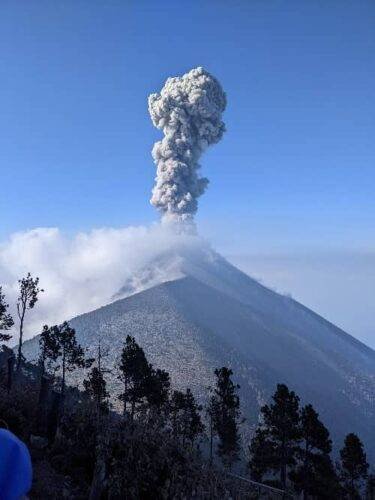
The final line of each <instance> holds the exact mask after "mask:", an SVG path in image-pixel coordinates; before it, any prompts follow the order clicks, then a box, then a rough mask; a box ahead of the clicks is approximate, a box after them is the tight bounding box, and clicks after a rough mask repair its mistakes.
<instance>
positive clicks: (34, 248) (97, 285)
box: [0, 224, 205, 338]
mask: <svg viewBox="0 0 375 500" xmlns="http://www.w3.org/2000/svg"><path fill="white" fill-rule="evenodd" d="M204 247H205V244H204V243H203V241H202V240H201V239H200V238H199V237H198V236H196V235H194V234H187V233H177V232H176V231H174V230H173V228H172V227H170V226H168V225H159V224H155V225H153V226H150V227H126V228H122V229H112V228H102V229H94V230H92V231H90V232H87V233H79V234H77V235H75V236H74V237H71V238H69V237H68V236H66V235H64V234H63V233H62V232H61V231H60V230H59V229H57V228H38V229H33V230H30V231H25V232H20V233H15V234H13V235H11V236H10V238H9V239H8V240H7V241H6V242H4V243H3V244H2V245H0V284H1V285H2V286H3V290H4V292H5V294H6V298H7V301H8V302H9V303H10V306H11V312H12V313H13V314H14V313H15V303H16V300H17V294H18V279H20V278H21V277H23V276H25V275H26V274H27V273H28V272H29V271H30V272H31V273H32V275H33V276H39V278H40V286H41V287H42V288H44V290H45V292H44V293H43V294H41V295H40V300H39V302H38V303H37V304H36V306H35V308H34V309H33V310H31V311H30V312H29V314H28V318H27V325H26V338H29V337H31V336H33V335H34V334H36V333H39V331H40V328H41V326H42V325H43V324H56V323H60V322H62V321H64V320H68V319H71V318H72V317H74V316H76V315H78V314H81V313H83V312H87V311H90V310H93V309H96V308H97V307H100V306H102V305H104V304H106V303H108V302H110V301H111V300H113V298H114V297H115V296H116V295H117V294H118V293H119V291H120V290H121V289H122V291H123V295H125V294H130V293H134V292H136V291H140V290H142V289H144V288H147V287H148V286H151V285H153V284H156V283H158V282H161V281H166V280H168V279H173V278H174V277H176V275H177V274H178V273H179V265H178V264H179V259H181V257H183V256H184V255H186V254H190V255H192V254H196V253H201V252H202V248H204ZM151 262H152V266H151V265H150V263H151Z"/></svg>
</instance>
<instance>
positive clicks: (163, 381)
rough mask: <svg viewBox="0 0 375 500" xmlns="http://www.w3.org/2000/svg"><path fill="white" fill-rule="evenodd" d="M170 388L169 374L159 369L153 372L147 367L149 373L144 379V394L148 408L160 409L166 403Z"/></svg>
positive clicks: (150, 367)
mask: <svg viewBox="0 0 375 500" xmlns="http://www.w3.org/2000/svg"><path fill="white" fill-rule="evenodd" d="M170 386H171V382H170V379H169V373H168V372H166V371H165V370H160V369H159V368H158V369H156V370H155V369H154V368H153V367H152V366H151V365H149V372H148V375H147V376H146V377H145V387H144V392H145V396H146V399H147V403H148V404H149V406H150V407H152V408H161V407H162V406H163V405H165V404H166V403H167V401H168V397H169V388H170Z"/></svg>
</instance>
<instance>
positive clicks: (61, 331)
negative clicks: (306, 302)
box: [53, 321, 92, 396]
mask: <svg viewBox="0 0 375 500" xmlns="http://www.w3.org/2000/svg"><path fill="white" fill-rule="evenodd" d="M53 332H54V334H53V335H54V338H55V341H56V344H57V354H56V359H57V360H59V361H60V366H59V369H60V374H61V394H62V395H63V396H64V394H65V387H66V373H67V372H71V371H73V370H75V369H76V368H87V367H89V365H90V364H91V363H92V360H86V359H85V351H84V349H83V348H82V347H81V346H80V345H79V344H78V342H77V339H76V332H75V330H74V328H71V327H70V326H69V324H68V323H67V322H66V321H65V322H64V323H63V324H62V325H60V326H55V327H53Z"/></svg>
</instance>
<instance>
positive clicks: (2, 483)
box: [0, 429, 32, 500]
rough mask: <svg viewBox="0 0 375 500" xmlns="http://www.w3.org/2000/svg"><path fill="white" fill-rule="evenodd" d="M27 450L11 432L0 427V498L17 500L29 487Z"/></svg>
mask: <svg viewBox="0 0 375 500" xmlns="http://www.w3.org/2000/svg"><path fill="white" fill-rule="evenodd" d="M31 481H32V468H31V459H30V454H29V450H28V449H27V447H26V446H25V444H24V443H23V442H22V441H20V440H19V439H18V438H17V437H16V436H15V435H14V434H12V433H11V432H9V431H7V430H5V429H0V500H19V499H20V498H21V497H22V496H23V495H26V494H27V493H28V492H29V490H30V488H31Z"/></svg>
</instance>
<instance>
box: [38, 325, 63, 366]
mask: <svg viewBox="0 0 375 500" xmlns="http://www.w3.org/2000/svg"><path fill="white" fill-rule="evenodd" d="M58 334H59V327H58V326H52V327H51V328H50V327H48V326H47V325H44V327H43V330H42V333H41V334H40V337H39V366H40V369H41V373H42V375H43V374H44V373H45V371H46V364H47V365H48V366H50V365H51V364H52V363H53V362H55V361H56V360H57V358H58V357H59V355H60V346H59V341H58Z"/></svg>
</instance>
